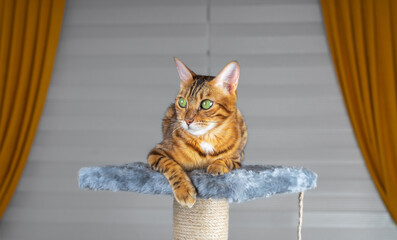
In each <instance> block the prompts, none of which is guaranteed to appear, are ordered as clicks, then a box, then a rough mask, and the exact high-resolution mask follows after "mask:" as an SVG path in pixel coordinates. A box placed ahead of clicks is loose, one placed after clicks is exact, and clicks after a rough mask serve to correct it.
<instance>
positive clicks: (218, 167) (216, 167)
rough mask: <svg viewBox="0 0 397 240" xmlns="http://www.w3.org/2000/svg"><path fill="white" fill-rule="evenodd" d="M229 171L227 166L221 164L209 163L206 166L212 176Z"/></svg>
mask: <svg viewBox="0 0 397 240" xmlns="http://www.w3.org/2000/svg"><path fill="white" fill-rule="evenodd" d="M229 172H230V170H229V168H228V167H226V166H225V165H222V164H211V165H209V166H208V168H207V173H209V174H212V175H214V176H216V175H223V174H225V173H229Z"/></svg>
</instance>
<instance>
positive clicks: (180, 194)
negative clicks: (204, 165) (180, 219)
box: [174, 183, 197, 208]
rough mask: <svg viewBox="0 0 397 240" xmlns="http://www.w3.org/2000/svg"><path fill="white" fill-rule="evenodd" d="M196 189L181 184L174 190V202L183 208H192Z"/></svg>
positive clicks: (189, 184)
mask: <svg viewBox="0 0 397 240" xmlns="http://www.w3.org/2000/svg"><path fill="white" fill-rule="evenodd" d="M196 195H197V192H196V189H195V188H194V186H193V185H192V184H191V183H186V184H181V185H180V186H179V187H178V188H176V189H174V197H175V200H176V201H177V202H178V203H179V204H180V205H181V206H183V207H188V208H192V207H193V205H194V203H195V202H196Z"/></svg>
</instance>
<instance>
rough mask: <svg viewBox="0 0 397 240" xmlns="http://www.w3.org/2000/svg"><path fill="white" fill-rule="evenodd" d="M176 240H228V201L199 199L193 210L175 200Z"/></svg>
mask: <svg viewBox="0 0 397 240" xmlns="http://www.w3.org/2000/svg"><path fill="white" fill-rule="evenodd" d="M173 231H174V234H173V235H174V240H195V239H197V240H198V239H200V240H210V239H217V240H227V238H228V231H229V203H228V202H227V201H226V199H202V198H197V199H196V203H195V204H194V205H193V207H192V208H187V207H181V205H180V204H179V203H178V202H177V201H176V200H175V199H174V230H173Z"/></svg>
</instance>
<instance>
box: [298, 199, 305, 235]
mask: <svg viewBox="0 0 397 240" xmlns="http://www.w3.org/2000/svg"><path fill="white" fill-rule="evenodd" d="M303 193H304V192H300V193H299V218H298V240H302V216H303Z"/></svg>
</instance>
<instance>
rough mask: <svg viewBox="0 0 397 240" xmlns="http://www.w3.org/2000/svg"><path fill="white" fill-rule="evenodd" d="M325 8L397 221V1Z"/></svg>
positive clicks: (336, 56) (356, 117) (356, 118)
mask: <svg viewBox="0 0 397 240" xmlns="http://www.w3.org/2000/svg"><path fill="white" fill-rule="evenodd" d="M321 7H322V12H323V18H324V24H325V28H326V32H327V36H328V43H329V47H330V51H331V54H332V57H333V62H334V67H335V71H336V74H337V77H338V81H339V85H340V88H341V91H342V94H343V97H344V101H345V105H346V108H347V111H348V114H349V117H350V120H351V124H352V126H353V129H354V133H355V136H356V139H357V142H358V145H359V147H360V149H361V153H362V155H363V158H364V160H365V163H366V166H367V168H368V171H369V173H370V175H371V177H372V179H373V182H374V183H375V186H376V188H377V190H378V192H379V194H380V196H381V198H382V200H383V202H384V204H385V206H386V208H387V209H388V211H389V213H390V215H391V216H392V218H393V219H394V221H395V222H396V223H397V1H395V0H339V1H338V0H321Z"/></svg>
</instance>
